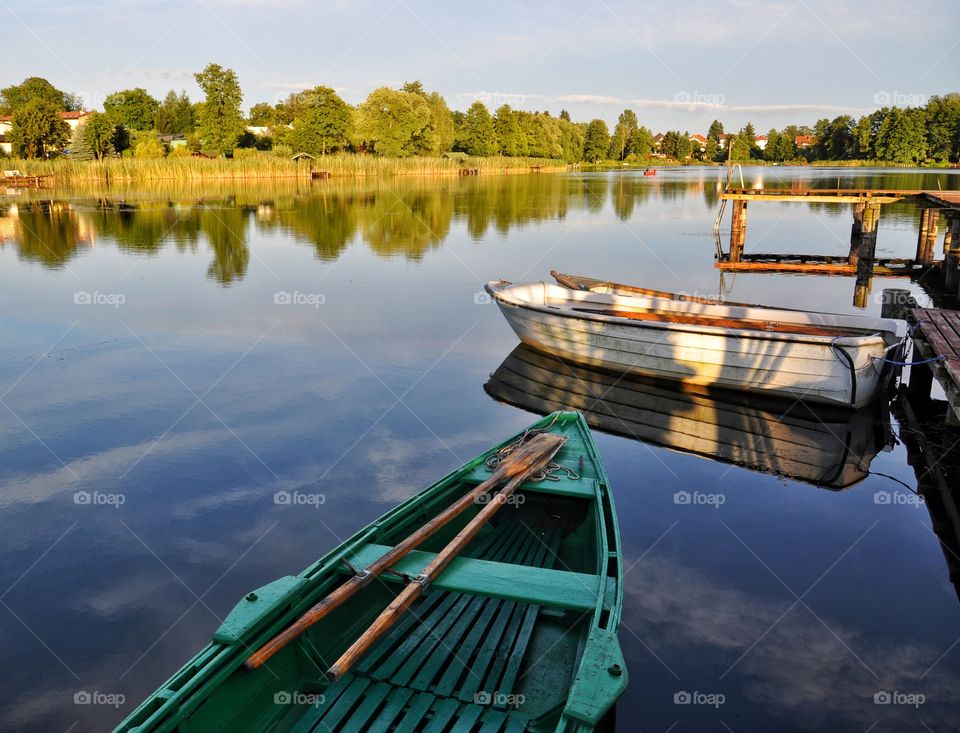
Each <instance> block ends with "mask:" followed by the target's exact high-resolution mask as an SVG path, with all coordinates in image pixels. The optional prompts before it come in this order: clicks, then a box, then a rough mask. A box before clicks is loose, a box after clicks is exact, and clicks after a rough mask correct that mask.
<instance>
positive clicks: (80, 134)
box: [67, 122, 96, 161]
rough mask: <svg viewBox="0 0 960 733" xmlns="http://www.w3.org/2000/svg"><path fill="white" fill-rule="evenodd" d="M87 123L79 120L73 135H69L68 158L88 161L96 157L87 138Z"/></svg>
mask: <svg viewBox="0 0 960 733" xmlns="http://www.w3.org/2000/svg"><path fill="white" fill-rule="evenodd" d="M87 124H88V123H87V122H81V123H80V124H79V125H77V126H76V127H75V128H74V130H73V135H72V136H71V137H70V147H69V148H68V150H67V152H68V153H69V154H70V160H79V161H90V160H94V159H95V158H96V156H95V155H94V154H93V148H92V147H90V141H89V139H88V138H87V130H86V127H87Z"/></svg>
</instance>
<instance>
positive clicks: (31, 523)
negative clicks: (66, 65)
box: [0, 168, 960, 732]
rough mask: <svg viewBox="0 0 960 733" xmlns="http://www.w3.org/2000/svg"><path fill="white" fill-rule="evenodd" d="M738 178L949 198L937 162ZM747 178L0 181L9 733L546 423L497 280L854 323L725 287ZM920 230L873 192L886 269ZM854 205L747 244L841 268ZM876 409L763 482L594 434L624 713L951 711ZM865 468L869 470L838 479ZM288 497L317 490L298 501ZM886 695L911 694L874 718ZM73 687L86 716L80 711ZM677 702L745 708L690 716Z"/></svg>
mask: <svg viewBox="0 0 960 733" xmlns="http://www.w3.org/2000/svg"><path fill="white" fill-rule="evenodd" d="M744 175H745V177H746V179H747V181H746V182H747V184H748V185H749V184H751V183H754V184H760V183H762V184H763V185H766V186H785V185H790V184H791V182H792V181H799V182H800V183H799V184H798V185H803V184H810V185H818V186H823V187H830V188H832V187H836V186H837V184H838V182H839V185H840V186H841V187H853V186H858V187H859V186H870V187H886V188H921V187H925V188H936V187H937V185H938V182H939V185H941V186H942V187H943V188H958V187H960V176H957V175H956V174H954V173H951V172H943V171H939V172H936V173H920V172H909V171H904V172H897V173H896V174H886V173H881V172H871V171H864V170H857V171H854V172H849V171H843V170H840V171H838V170H819V171H811V170H809V169H799V168H780V169H769V168H768V169H755V170H754V169H746V170H745V171H744ZM724 179H725V172H724V171H721V170H710V169H708V170H703V169H683V170H664V171H661V172H660V173H659V175H658V176H657V177H656V178H644V177H643V176H642V174H641V173H638V172H635V171H631V172H614V173H573V174H568V175H532V176H506V177H502V178H497V177H480V178H475V179H433V180H421V179H413V178H410V179H396V180H390V181H364V182H361V183H352V182H351V183H344V182H338V181H326V182H318V183H317V184H314V185H310V184H289V185H277V186H273V185H270V186H267V185H260V186H255V185H243V186H237V185H223V186H218V185H204V186H203V187H197V188H194V187H191V186H190V185H184V186H181V187H176V188H173V187H171V188H169V189H158V190H153V191H144V190H133V189H131V190H127V189H123V188H114V189H108V190H78V191H75V192H61V191H59V190H58V191H48V192H43V193H40V194H38V193H37V192H32V193H23V194H21V195H13V194H12V193H11V194H10V195H5V196H0V307H2V309H3V310H2V312H3V318H2V319H0V435H2V439H0V605H2V608H0V729H2V730H10V731H14V730H16V731H21V730H22V731H44V732H50V731H67V730H70V731H77V732H79V731H94V730H103V729H104V728H107V727H109V726H111V725H113V724H115V723H117V722H118V721H119V720H120V719H121V718H122V717H123V716H124V715H125V714H126V713H128V712H129V711H131V710H132V709H133V708H134V707H135V706H136V704H137V703H138V702H139V701H140V700H141V699H142V697H143V696H144V695H146V694H147V693H149V692H151V691H152V690H153V689H154V688H155V687H156V686H157V685H158V684H159V683H160V682H161V681H163V680H164V679H165V678H166V677H167V676H168V675H169V674H171V673H172V672H173V671H174V670H176V669H177V668H178V667H179V666H180V665H181V664H182V663H183V662H185V661H186V660H187V659H188V658H189V657H190V656H191V655H192V654H193V653H194V652H195V651H196V650H198V649H199V648H200V647H201V646H202V645H203V644H204V643H205V642H207V641H208V640H209V638H210V636H211V634H212V633H213V631H214V630H215V629H216V627H217V626H218V625H219V622H220V621H219V620H220V619H222V618H223V617H224V616H225V615H226V614H227V612H228V611H229V610H230V609H231V608H232V606H233V604H234V603H235V602H236V601H237V600H239V599H240V598H241V596H242V595H244V594H245V593H247V592H248V591H250V590H251V589H253V588H256V587H258V586H260V585H262V584H264V583H266V582H268V581H270V580H272V579H274V578H276V577H278V576H280V575H286V574H295V573H297V572H299V571H300V570H301V569H302V568H303V567H304V566H306V565H307V564H308V563H310V562H311V561H312V560H313V559H315V558H316V557H318V556H320V555H321V554H323V553H324V552H326V551H327V550H329V549H330V548H332V547H333V546H335V545H336V544H338V543H339V541H340V540H341V539H342V538H345V537H347V536H349V535H350V534H351V533H353V532H354V531H356V530H357V529H359V528H360V527H362V526H363V525H365V524H367V523H368V522H370V521H372V520H373V519H375V518H376V517H378V516H379V515H381V514H382V513H383V512H385V511H386V510H387V509H389V508H390V507H392V506H394V505H395V504H396V503H397V502H399V501H401V500H403V499H405V498H407V497H409V496H410V495H412V494H413V493H415V492H416V491H418V490H419V489H421V488H422V487H424V486H425V485H427V484H428V483H430V482H432V481H433V480H435V479H437V478H439V477H440V476H442V475H443V474H445V473H447V472H448V471H450V470H451V469H452V468H454V467H456V466H457V465H459V464H460V463H462V462H464V461H466V460H467V459H469V458H470V457H472V456H473V455H475V454H477V453H479V452H480V451H482V450H484V449H486V448H487V447H489V446H490V445H491V444H492V443H494V442H496V441H499V440H501V439H503V438H504V437H506V436H508V435H510V434H512V433H514V432H516V431H518V430H520V429H522V428H523V427H524V426H525V425H527V424H529V423H530V422H532V421H533V420H534V419H535V416H534V414H533V413H531V412H528V411H526V410H524V409H521V408H519V407H517V406H512V405H510V404H507V403H506V402H501V401H497V400H495V399H493V398H492V397H491V396H490V395H489V394H488V392H487V391H485V389H484V385H485V384H486V383H487V382H488V380H489V379H490V375H491V373H493V372H495V371H496V370H497V369H498V367H500V366H501V363H502V362H504V360H505V359H507V357H508V355H510V354H511V352H512V351H513V349H514V348H515V346H516V345H517V340H516V337H515V336H514V334H513V332H512V331H511V330H510V328H509V327H508V326H507V324H506V322H505V321H504V319H503V318H502V317H501V315H500V314H499V312H498V310H497V309H496V307H495V306H492V305H490V304H489V303H488V302H487V298H486V297H485V296H484V295H483V294H482V285H483V283H484V282H485V281H487V280H490V279H495V278H501V277H502V278H506V279H510V280H514V281H520V280H540V279H549V271H550V269H551V268H555V269H558V270H562V271H566V272H574V273H583V274H590V275H595V276H606V277H611V278H615V279H617V280H621V281H626V282H633V283H637V284H640V285H645V286H648V287H655V288H660V289H665V290H674V291H685V292H689V293H699V294H703V295H713V296H716V295H718V294H722V295H724V296H725V297H727V298H730V299H734V300H741V301H748V302H762V303H771V304H781V305H785V306H789V307H798V308H816V309H821V310H831V311H838V312H851V313H853V312H862V311H857V310H856V309H855V308H853V307H852V305H851V301H852V297H853V280H852V279H851V278H828V277H814V276H795V277H791V276H781V275H744V274H738V275H736V276H730V275H727V276H725V277H724V278H723V279H721V278H720V275H719V272H718V271H717V270H715V269H714V267H713V263H714V251H715V244H714V238H713V234H712V225H713V220H714V217H715V215H716V211H717V205H718V200H717V193H718V190H719V189H720V188H721V187H722V185H723V182H724ZM918 216H919V215H918V211H917V209H916V207H914V206H911V205H907V204H903V205H895V206H888V207H885V208H884V211H883V218H882V219H881V222H880V230H879V237H878V245H877V254H878V256H879V257H909V256H912V254H913V252H914V248H915V244H916V227H917V220H918ZM728 222H729V219H728V220H727V222H726V223H727V224H728ZM850 223H851V216H850V210H849V207H836V206H826V205H821V206H814V205H803V204H789V205H787V204H762V203H760V204H753V205H751V207H750V219H749V229H748V232H747V244H746V251H747V252H748V253H749V252H759V251H781V252H818V253H834V254H845V253H846V252H847V249H848V246H849V232H850ZM724 245H725V246H726V242H725V241H724ZM921 285H922V284H921ZM884 287H909V288H910V289H911V290H913V291H914V292H915V294H916V295H917V297H918V299H919V300H920V301H921V302H924V303H927V302H929V298H928V297H927V295H926V294H925V293H924V291H923V289H922V287H920V285H917V284H915V283H910V282H908V281H905V280H892V279H882V278H878V279H877V280H875V282H874V285H873V294H874V297H872V298H871V301H870V304H869V307H868V309H867V311H866V312H868V313H870V314H878V313H879V309H880V306H879V293H880V291H881V290H882V289H883V288H884ZM516 356H517V355H514V358H516ZM521 356H522V354H521ZM488 389H489V390H490V391H491V392H493V393H494V394H495V393H496V386H495V385H488ZM647 398H649V395H641V396H640V397H638V401H639V402H638V404H639V408H638V409H650V408H649V404H650V403H649V402H644V400H645V399H647ZM667 401H668V403H669V399H668V400H667ZM674 404H678V405H679V406H678V407H676V409H677V410H678V411H679V412H686V413H688V414H693V408H688V407H685V403H683V402H682V400H681V402H679V403H674ZM701 407H702V406H701ZM710 409H711V408H710V407H709V405H708V406H707V411H708V412H709V411H710ZM724 409H727V408H724ZM730 409H732V410H734V411H736V410H740V413H742V414H746V415H747V416H748V418H749V420H752V421H753V423H752V424H753V425H754V428H753V429H754V430H756V431H757V436H758V438H757V439H758V440H760V441H761V442H763V441H766V440H767V438H769V439H770V440H774V439H776V438H777V437H778V436H780V435H781V432H780V431H781V430H785V429H786V428H783V427H782V425H781V424H780V423H775V422H774V421H770V422H769V424H767V423H766V422H765V418H764V417H763V415H762V414H759V413H756V412H755V411H753V412H751V411H752V410H753V408H752V407H751V406H750V405H749V404H747V405H746V406H743V405H741V406H740V407H734V408H730ZM744 411H746V412H744ZM738 414H739V413H738ZM694 419H696V418H694ZM858 419H860V420H861V422H860V423H858V425H859V427H856V428H853V427H849V429H848V426H846V425H840V426H839V427H838V429H837V432H838V433H840V434H842V435H847V433H850V434H855V435H854V438H855V440H858V441H860V442H859V443H857V445H858V446H860V448H861V449H862V450H860V452H857V453H855V460H854V459H849V457H847V456H846V455H845V454H844V452H843V451H840V450H838V449H837V438H836V437H833V435H832V434H831V435H830V436H827V435H824V434H823V431H822V430H819V428H817V425H819V422H818V421H817V422H815V421H813V420H812V419H811V418H809V417H808V418H806V420H807V423H808V425H807V427H808V428H809V429H810V430H812V431H813V432H814V433H817V436H816V437H815V438H814V439H813V445H814V447H812V448H808V449H804V450H802V451H801V454H800V458H801V459H802V458H803V457H804V455H808V456H809V457H810V461H809V463H811V464H815V465H813V467H812V468H811V467H808V468H806V469H799V468H797V467H796V466H795V465H793V464H791V463H789V462H787V461H785V460H781V459H782V456H781V457H780V458H778V459H777V460H773V459H771V460H770V461H768V462H767V463H766V465H764V463H765V460H766V459H765V458H764V455H763V450H762V449H759V450H758V451H757V453H758V455H757V456H756V457H755V458H756V460H755V463H756V464H757V467H766V468H772V469H774V470H775V471H776V472H773V473H771V472H760V471H756V470H752V468H747V467H741V466H737V465H733V464H730V463H728V462H718V461H715V460H710V459H708V458H705V457H703V456H702V455H697V454H691V453H686V452H680V451H677V450H673V449H671V448H670V447H666V446H664V445H658V444H657V443H667V444H668V446H669V445H674V446H675V447H683V446H681V445H678V444H677V443H678V442H682V441H681V439H680V438H677V437H676V436H672V435H670V434H667V433H666V432H665V431H662V435H658V434H657V432H656V429H654V431H653V432H652V433H649V435H644V437H649V438H652V442H642V441H638V440H635V439H630V438H626V437H621V436H618V435H614V434H612V433H604V432H600V431H597V432H595V435H596V439H597V442H598V445H599V448H600V452H601V454H602V456H603V459H604V461H605V463H606V467H607V471H608V473H609V475H610V479H611V483H612V485H613V488H614V490H615V498H616V504H617V510H618V512H619V518H620V526H621V531H622V534H623V544H624V552H625V568H626V570H627V572H626V576H625V583H626V594H625V610H624V622H623V627H622V633H621V639H622V643H623V647H624V650H625V653H626V655H627V659H628V664H629V673H630V684H631V689H630V691H629V693H628V694H627V695H626V696H624V698H623V700H622V702H621V703H620V705H619V708H618V721H619V729H620V730H623V731H635V730H644V731H667V730H674V731H705V730H719V731H748V730H771V731H773V730H776V731H841V730H843V731H847V730H850V731H865V730H871V731H878V732H879V731H901V730H918V731H923V730H927V731H930V730H933V731H943V730H955V729H956V726H957V725H958V724H960V723H958V721H960V643H958V642H960V613H958V611H960V608H958V596H957V591H956V590H955V589H954V587H953V586H952V585H951V583H950V580H949V576H948V572H947V566H946V563H945V560H944V552H943V550H942V549H941V547H940V545H939V543H938V540H937V537H936V536H935V535H934V533H933V531H932V529H931V516H930V513H929V511H928V510H927V508H926V507H924V506H922V505H918V504H917V503H916V502H913V501H911V499H912V497H913V495H912V494H910V493H909V492H908V491H907V490H906V489H905V488H904V487H903V486H901V485H899V484H898V483H896V482H895V481H894V480H892V479H891V478H890V477H893V478H895V479H899V480H900V481H902V482H904V483H906V484H907V485H909V486H911V487H913V486H915V485H916V481H915V478H914V473H913V470H912V469H911V468H910V467H909V466H908V465H907V461H906V455H905V450H904V448H903V447H902V445H900V443H899V441H897V440H896V439H895V438H893V437H892V433H893V432H895V431H896V429H897V424H896V422H895V421H894V422H893V423H892V425H890V426H889V430H891V431H892V432H888V427H887V426H888V421H887V419H886V417H885V414H879V415H869V416H867V418H863V417H862V416H861V417H860V418H858ZM864 420H865V422H864ZM747 422H748V419H747V418H745V419H744V421H743V424H747ZM801 422H802V419H801ZM791 429H793V428H791ZM795 429H796V430H797V431H801V432H802V431H803V430H804V429H805V428H804V426H803V425H802V424H801V425H800V426H799V427H796V428H795ZM691 431H692V433H693V435H694V436H699V437H701V438H704V439H705V440H706V447H704V444H700V449H701V452H704V451H706V452H709V450H710V447H709V443H710V440H711V439H715V441H719V438H718V437H717V436H716V435H715V434H714V432H711V431H712V428H710V426H705V427H703V428H702V430H698V429H697V428H696V426H694V427H693V428H692V429H691ZM818 431H819V432H818ZM858 431H859V432H858ZM614 432H620V433H624V432H626V433H627V434H629V432H630V431H623V430H619V431H614ZM864 436H865V437H864ZM848 437H849V436H848ZM732 439H733V440H738V439H739V440H743V436H742V435H741V436H739V438H738V436H736V435H735V436H733V438H732ZM844 440H846V438H845V439H844ZM818 441H819V442H818ZM719 442H722V441H719ZM746 442H747V443H751V442H752V439H751V440H747V441H746ZM764 445H766V443H765V442H764ZM716 450H717V451H718V452H720V453H721V454H723V451H724V449H723V448H722V447H717V448H716ZM795 453H796V451H795ZM794 457H796V456H794ZM747 462H749V461H747ZM799 463H803V461H802V460H800V461H799ZM867 467H869V470H870V471H872V472H874V473H873V474H871V475H866V473H867ZM848 469H849V471H853V473H857V472H859V474H858V475H856V476H853V478H852V479H851V477H850V475H846V474H845V475H843V476H840V475H839V473H838V472H842V471H843V470H848ZM877 473H880V474H887V476H881V475H877ZM787 474H791V475H787ZM795 476H796V477H795ZM861 476H866V477H865V478H863V480H862V481H859V482H856V481H855V479H857V478H860V477H861ZM799 479H806V480H799ZM814 479H819V480H821V481H827V482H828V483H829V482H831V481H832V482H833V484H834V485H832V486H830V487H828V488H822V487H818V486H816V485H813V483H811V481H813V480H814ZM848 480H850V481H853V483H852V485H850V486H847V487H846V488H843V489H842V490H840V485H841V484H844V483H846V482H847V481H848ZM278 491H301V492H304V493H311V494H316V493H319V494H322V495H323V496H324V497H325V502H324V503H323V504H322V505H321V506H318V507H310V506H307V507H303V506H301V507H291V506H284V505H277V504H275V503H274V493H275V492H278ZM681 492H687V495H688V496H691V497H700V500H699V502H700V503H698V501H697V500H693V501H690V502H687V503H683V502H682V500H678V499H677V496H678V494H680V493H681ZM878 492H882V493H881V494H878ZM883 492H885V495H886V497H887V500H886V501H884V500H883V499H882V496H883ZM681 495H682V494H681ZM878 496H881V499H878V498H877V497H878ZM703 497H707V498H703ZM678 501H680V502H681V503H678ZM880 691H888V692H890V693H893V692H897V693H901V695H900V696H899V697H897V698H896V699H897V700H898V701H899V702H894V703H892V704H886V705H884V704H875V701H874V696H875V694H876V693H878V692H880ZM83 693H87V694H88V695H89V696H90V697H91V698H92V699H93V701H94V702H93V703H91V704H86V705H84V704H76V703H75V697H76V696H78V694H80V697H77V700H79V701H81V702H82V701H83V699H84V698H83ZM94 693H97V694H94ZM680 693H689V694H690V695H691V696H692V695H693V693H701V695H699V696H697V699H699V700H703V699H705V698H703V697H702V695H714V696H716V695H722V696H723V698H722V700H723V702H722V704H720V703H719V700H720V698H718V697H713V698H710V699H711V700H713V701H714V702H715V703H716V704H715V705H709V704H687V705H684V704H675V696H677V695H678V694H680ZM903 695H922V696H924V697H923V702H922V704H914V705H911V704H907V701H909V700H913V701H914V703H918V701H919V698H916V697H914V698H905V697H903Z"/></svg>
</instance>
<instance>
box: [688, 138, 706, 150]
mask: <svg viewBox="0 0 960 733" xmlns="http://www.w3.org/2000/svg"><path fill="white" fill-rule="evenodd" d="M690 142H692V143H693V146H694V147H695V148H699V149H700V150H706V149H707V138H705V137H704V136H703V135H700V134H697V135H690Z"/></svg>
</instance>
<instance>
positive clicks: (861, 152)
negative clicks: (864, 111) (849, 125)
mask: <svg viewBox="0 0 960 733" xmlns="http://www.w3.org/2000/svg"><path fill="white" fill-rule="evenodd" d="M853 148H854V156H855V157H857V158H860V159H861V160H870V159H871V158H873V125H872V124H871V122H870V118H869V117H867V115H863V117H861V118H860V119H859V120H857V124H856V126H855V127H854V129H853Z"/></svg>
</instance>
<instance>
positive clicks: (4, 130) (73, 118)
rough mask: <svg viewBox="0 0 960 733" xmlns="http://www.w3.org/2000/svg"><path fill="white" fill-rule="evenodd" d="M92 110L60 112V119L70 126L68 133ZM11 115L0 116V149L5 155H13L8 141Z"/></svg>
mask: <svg viewBox="0 0 960 733" xmlns="http://www.w3.org/2000/svg"><path fill="white" fill-rule="evenodd" d="M91 114H93V113H92V112H87V111H84V110H80V111H76V112H61V113H60V119H62V120H63V121H64V122H66V123H67V125H68V126H69V127H70V134H71V135H72V134H73V131H74V130H76V129H77V127H79V126H80V125H81V124H82V123H83V122H84V121H85V120H86V119H87V117H89V116H90V115H91ZM12 119H13V118H12V117H11V116H10V115H2V116H0V150H3V152H5V153H6V154H7V155H13V145H12V144H11V143H10V130H11V128H12V124H11V123H12Z"/></svg>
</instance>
